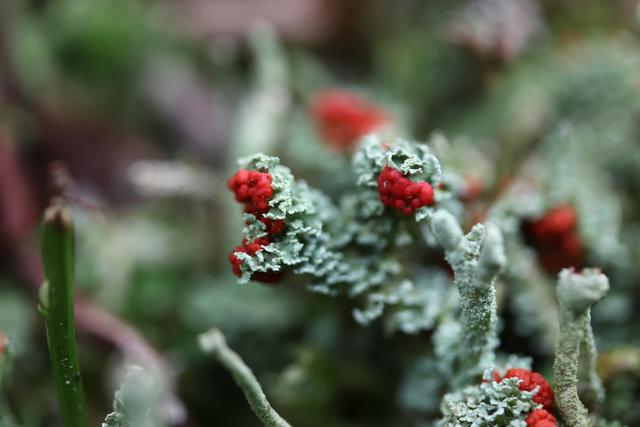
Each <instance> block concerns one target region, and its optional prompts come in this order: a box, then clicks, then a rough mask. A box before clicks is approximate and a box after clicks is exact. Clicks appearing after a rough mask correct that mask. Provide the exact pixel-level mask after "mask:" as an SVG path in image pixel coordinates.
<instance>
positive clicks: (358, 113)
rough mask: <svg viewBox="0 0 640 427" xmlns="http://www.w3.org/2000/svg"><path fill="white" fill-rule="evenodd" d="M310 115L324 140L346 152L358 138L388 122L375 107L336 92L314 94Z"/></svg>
mask: <svg viewBox="0 0 640 427" xmlns="http://www.w3.org/2000/svg"><path fill="white" fill-rule="evenodd" d="M311 115H312V116H313V119H314V121H315V122H316V126H317V127H318V129H319V131H320V134H321V135H322V137H323V138H324V140H325V141H326V142H327V143H328V144H329V145H331V146H332V147H333V148H336V149H338V150H341V151H345V150H349V149H350V148H352V147H353V145H354V144H355V143H356V142H357V141H358V139H360V138H361V137H362V136H364V135H366V134H368V133H370V132H373V131H374V130H376V129H378V128H380V127H382V126H383V125H385V124H386V123H387V122H388V121H389V116H388V115H387V114H386V113H385V112H384V111H382V110H381V109H379V108H378V107H377V106H376V105H374V104H372V103H369V102H368V101H366V100H364V99H362V98H361V97H359V96H358V95H356V94H354V93H351V92H348V91H345V90H340V89H329V90H325V91H323V92H320V93H319V94H317V95H316V96H315V98H314V99H313V101H312V103H311Z"/></svg>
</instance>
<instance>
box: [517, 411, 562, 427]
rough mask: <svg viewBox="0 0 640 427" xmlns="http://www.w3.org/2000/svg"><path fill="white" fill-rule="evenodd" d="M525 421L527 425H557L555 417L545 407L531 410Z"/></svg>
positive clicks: (541, 426)
mask: <svg viewBox="0 0 640 427" xmlns="http://www.w3.org/2000/svg"><path fill="white" fill-rule="evenodd" d="M525 421H526V422H527V427H556V426H557V425H558V422H557V421H556V418H555V417H554V416H553V415H551V413H549V411H547V410H546V409H535V410H533V411H531V413H529V415H528V416H527V419H526V420H525Z"/></svg>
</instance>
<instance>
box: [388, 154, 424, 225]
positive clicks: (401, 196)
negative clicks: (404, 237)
mask: <svg viewBox="0 0 640 427" xmlns="http://www.w3.org/2000/svg"><path fill="white" fill-rule="evenodd" d="M378 192H379V193H380V200H382V203H383V204H384V205H385V206H389V207H392V208H394V209H397V210H399V211H401V212H402V213H403V214H405V215H410V214H412V213H414V212H415V211H416V209H418V208H421V207H422V206H426V205H431V204H433V187H432V186H431V184H429V183H428V182H413V181H411V180H410V179H409V178H406V177H405V176H403V175H402V173H400V171H399V170H397V169H393V168H390V167H389V166H385V167H384V169H383V170H382V172H380V175H378Z"/></svg>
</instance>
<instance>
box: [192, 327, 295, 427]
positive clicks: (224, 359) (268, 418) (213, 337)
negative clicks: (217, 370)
mask: <svg viewBox="0 0 640 427" xmlns="http://www.w3.org/2000/svg"><path fill="white" fill-rule="evenodd" d="M199 343H200V348H201V349H202V350H203V351H204V352H205V353H208V354H211V355H213V356H214V357H215V358H216V359H218V361H219V362H220V363H221V364H222V365H223V366H224V367H225V368H226V369H227V370H228V371H229V372H231V375H233V378H234V379H235V381H236V383H237V384H238V386H240V388H242V391H243V392H244V395H245V397H246V398H247V401H248V402H249V405H250V406H251V409H252V410H253V412H254V413H255V414H256V415H257V417H258V418H259V419H260V421H262V423H263V424H264V425H265V426H267V427H291V425H290V424H289V423H288V422H287V421H285V420H284V418H282V417H281V416H280V415H279V414H278V413H277V412H276V411H275V409H273V408H272V407H271V404H270V403H269V401H268V400H267V397H266V396H265V394H264V391H262V386H261V385H260V383H259V382H258V380H257V379H256V377H255V375H254V374H253V372H252V371H251V369H250V368H249V367H248V366H247V365H246V364H245V363H244V361H243V360H242V359H241V358H240V356H239V355H238V354H237V353H236V352H234V351H233V350H232V349H230V348H229V346H228V345H227V340H226V339H225V337H224V335H223V334H222V332H220V330H219V329H217V328H212V329H211V330H209V331H208V332H205V333H204V334H202V335H200V336H199Z"/></svg>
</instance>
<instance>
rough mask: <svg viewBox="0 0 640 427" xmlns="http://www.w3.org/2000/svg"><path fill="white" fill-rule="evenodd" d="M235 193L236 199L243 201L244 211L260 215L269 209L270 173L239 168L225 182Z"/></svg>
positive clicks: (270, 194)
mask: <svg viewBox="0 0 640 427" xmlns="http://www.w3.org/2000/svg"><path fill="white" fill-rule="evenodd" d="M227 186H228V187H229V189H230V190H231V191H233V192H234V193H235V195H236V200H237V201H238V202H240V203H244V210H245V212H248V213H252V214H254V215H262V214H265V213H267V212H268V211H269V199H271V196H273V189H272V188H271V174H269V173H266V172H258V171H251V170H246V169H240V170H239V171H238V172H236V174H235V175H233V176H232V177H231V178H230V179H229V181H228V182H227Z"/></svg>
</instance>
